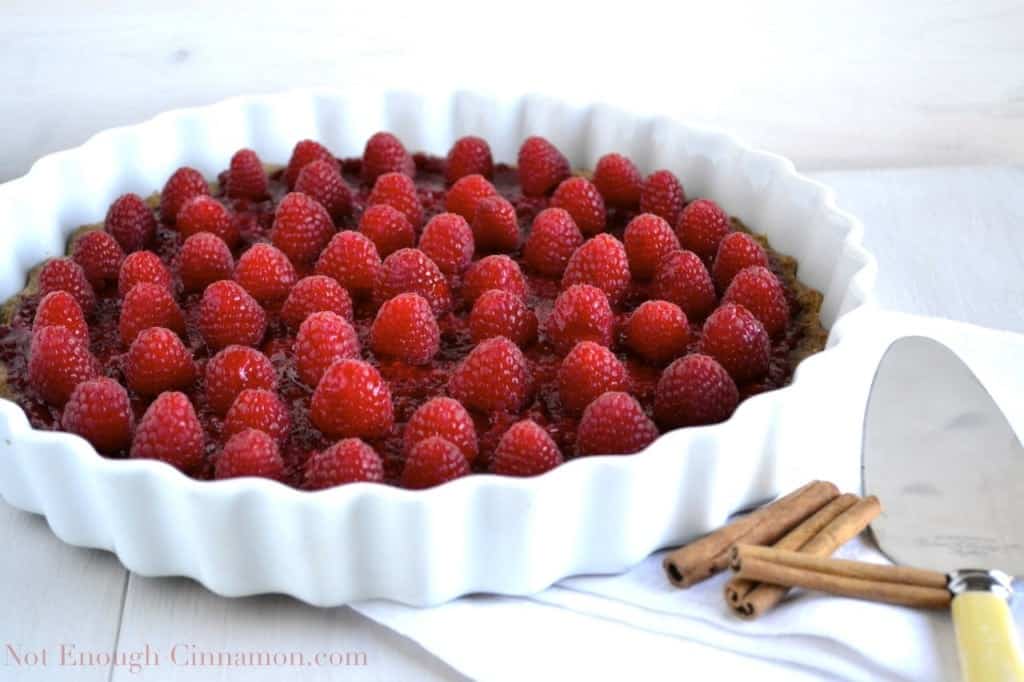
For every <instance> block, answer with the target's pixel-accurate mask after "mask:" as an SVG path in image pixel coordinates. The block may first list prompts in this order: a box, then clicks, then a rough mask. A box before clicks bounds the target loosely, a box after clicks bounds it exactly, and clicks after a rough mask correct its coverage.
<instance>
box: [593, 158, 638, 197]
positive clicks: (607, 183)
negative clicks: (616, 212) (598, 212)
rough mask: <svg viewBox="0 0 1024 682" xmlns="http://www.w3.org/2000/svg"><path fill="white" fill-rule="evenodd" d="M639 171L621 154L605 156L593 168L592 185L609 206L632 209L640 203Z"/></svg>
mask: <svg viewBox="0 0 1024 682" xmlns="http://www.w3.org/2000/svg"><path fill="white" fill-rule="evenodd" d="M642 183H643V178H641V177H640V171H638V170H637V168H636V166H635V165H634V164H633V162H632V161H630V160H629V159H628V158H626V157H625V156H623V155H622V154H605V155H604V156H602V157H601V158H600V159H598V160H597V165H596V166H595V167H594V185H595V186H596V187H597V191H599V192H600V193H601V196H603V197H604V200H605V202H606V203H607V204H608V205H609V206H615V207H616V208H633V207H634V206H636V205H637V204H638V203H640V185H641V184H642Z"/></svg>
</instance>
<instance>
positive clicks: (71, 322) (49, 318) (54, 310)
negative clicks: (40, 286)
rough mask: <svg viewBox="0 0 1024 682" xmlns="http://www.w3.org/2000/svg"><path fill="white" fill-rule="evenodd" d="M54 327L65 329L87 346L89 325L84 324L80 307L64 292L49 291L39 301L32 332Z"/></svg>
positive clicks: (73, 298)
mask: <svg viewBox="0 0 1024 682" xmlns="http://www.w3.org/2000/svg"><path fill="white" fill-rule="evenodd" d="M54 326H57V327H67V328H68V330H70V331H71V333H72V334H74V335H75V336H76V337H78V339H80V340H81V341H82V343H84V344H85V345H86V346H88V345H89V325H88V324H86V322H85V315H83V314H82V307H81V306H80V305H78V301H76V300H75V297H74V296H72V295H71V294H69V293H68V292H66V291H51V292H50V293H48V294H46V295H45V296H43V297H42V299H40V301H39V305H38V306H37V307H36V316H35V319H34V320H33V321H32V330H33V331H36V330H38V329H42V328H43V327H54Z"/></svg>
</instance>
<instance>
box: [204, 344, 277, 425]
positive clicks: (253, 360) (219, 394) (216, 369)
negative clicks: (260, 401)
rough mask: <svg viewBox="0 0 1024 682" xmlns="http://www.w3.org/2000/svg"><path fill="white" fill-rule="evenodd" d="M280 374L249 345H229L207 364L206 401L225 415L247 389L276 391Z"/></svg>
mask: <svg viewBox="0 0 1024 682" xmlns="http://www.w3.org/2000/svg"><path fill="white" fill-rule="evenodd" d="M275 386H277V373H276V372H274V365H272V364H271V363H270V358H268V357H267V356H266V355H264V354H263V353H261V352H259V351H258V350H256V349H255V348H249V347H248V346H228V347H227V348H224V349H223V350H221V351H220V352H218V353H217V354H216V355H214V356H213V357H212V358H210V361H209V362H207V363H206V402H207V404H208V405H209V406H210V409H211V410H213V413H214V414H218V415H223V414H225V413H226V412H227V411H228V408H230V407H231V404H232V403H234V402H235V399H236V398H237V397H238V394H239V393H241V392H242V391H244V390H245V389H247V388H262V389H265V390H268V391H273V390H274V387H275Z"/></svg>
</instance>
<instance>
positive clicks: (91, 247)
mask: <svg viewBox="0 0 1024 682" xmlns="http://www.w3.org/2000/svg"><path fill="white" fill-rule="evenodd" d="M72 259H73V260H74V261H75V262H76V263H78V264H79V265H80V266H81V268H82V271H83V272H85V278H86V279H87V280H89V284H91V285H92V286H93V287H95V288H97V289H102V288H103V287H105V286H106V285H107V284H108V283H109V282H116V281H117V274H118V273H119V272H120V271H121V261H123V260H124V251H123V250H122V249H121V245H120V244H118V243H117V240H116V239H114V238H113V237H112V236H110V234H108V233H106V232H103V231H101V230H93V231H91V232H86V233H85V234H83V235H82V236H81V237H79V238H78V240H77V241H76V242H75V252H74V254H73V255H72Z"/></svg>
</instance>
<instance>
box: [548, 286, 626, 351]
mask: <svg viewBox="0 0 1024 682" xmlns="http://www.w3.org/2000/svg"><path fill="white" fill-rule="evenodd" d="M614 326H615V316H614V315H613V314H612V308H611V305H609V303H608V297H607V296H606V295H605V293H604V292H603V291H601V290H600V289H598V288H597V287H592V286H590V285H589V284H576V285H573V286H571V287H569V288H568V289H566V290H565V291H563V292H562V293H560V294H559V295H558V298H556V299H555V305H554V307H553V308H552V310H551V314H550V315H548V319H547V320H546V321H545V323H544V334H545V336H547V339H548V342H549V343H550V344H551V345H552V347H553V348H554V349H555V352H556V353H558V354H559V355H564V354H565V353H568V352H569V351H570V350H572V348H573V346H575V345H576V344H577V343H579V342H580V341H593V342H595V343H599V344H601V345H602V346H610V345H612V332H613V330H614Z"/></svg>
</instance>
